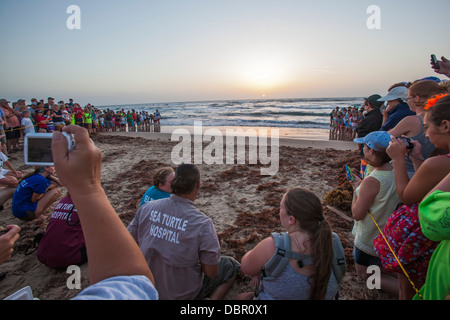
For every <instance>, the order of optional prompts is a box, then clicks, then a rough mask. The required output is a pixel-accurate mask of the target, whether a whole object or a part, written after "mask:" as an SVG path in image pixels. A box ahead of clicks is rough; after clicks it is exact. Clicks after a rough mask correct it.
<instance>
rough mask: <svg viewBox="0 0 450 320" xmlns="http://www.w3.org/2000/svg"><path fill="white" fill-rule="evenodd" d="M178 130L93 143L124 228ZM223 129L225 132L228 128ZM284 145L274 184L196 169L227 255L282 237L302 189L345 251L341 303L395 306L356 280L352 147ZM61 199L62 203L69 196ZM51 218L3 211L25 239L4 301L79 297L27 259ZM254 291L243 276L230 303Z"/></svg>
mask: <svg viewBox="0 0 450 320" xmlns="http://www.w3.org/2000/svg"><path fill="white" fill-rule="evenodd" d="M173 129H174V128H170V127H164V126H163V127H162V130H161V132H160V133H146V132H134V133H128V132H121V133H102V134H97V135H94V136H92V139H93V141H94V142H95V144H96V145H97V146H98V147H99V148H100V149H101V150H102V153H103V162H102V185H103V187H104V189H105V191H106V194H107V196H108V198H109V200H110V202H111V204H112V205H113V207H114V208H115V210H116V212H117V213H118V215H119V216H120V218H121V219H122V221H123V223H124V225H125V226H127V225H128V224H129V222H130V221H131V220H132V219H133V216H134V214H135V212H136V209H137V205H138V204H139V203H140V200H141V198H142V195H143V193H144V192H145V191H146V190H147V189H148V188H149V187H150V186H151V184H152V174H153V171H154V170H155V169H157V168H159V167H161V166H174V167H175V165H174V163H173V162H172V159H171V152H172V150H173V148H174V147H175V146H176V145H177V144H178V143H179V142H178V141H172V139H171V138H172V134H171V133H172V132H173ZM203 129H208V128H207V127H204V128H203ZM218 129H219V130H221V132H224V131H223V130H225V129H226V128H218ZM242 129H244V130H245V128H242ZM253 129H255V130H260V129H261V128H253ZM267 129H268V130H272V129H274V128H267ZM279 144H280V146H279V168H278V172H277V173H276V174H275V175H273V176H263V175H261V174H260V169H261V167H264V166H263V165H262V164H260V163H257V164H240V163H234V164H212V165H208V164H205V163H202V164H199V165H198V166H199V168H200V170H201V175H202V187H201V192H200V195H199V197H198V198H197V199H196V201H195V204H196V205H197V207H198V208H199V209H200V210H201V211H202V212H203V213H205V214H206V215H207V216H209V217H210V218H211V219H212V220H213V222H214V224H215V226H216V230H217V233H218V236H219V239H220V243H221V247H222V254H223V255H231V256H233V257H234V258H236V259H237V260H238V261H240V259H241V258H242V256H243V255H244V254H245V252H246V251H247V250H249V249H251V248H252V247H253V246H255V245H256V244H257V243H258V242H260V241H261V240H262V239H264V238H265V237H268V236H269V235H270V233H271V232H273V231H280V230H281V225H280V223H279V217H278V213H279V202H280V200H281V197H282V195H283V194H284V192H285V191H286V190H288V189H289V188H291V187H294V186H302V187H304V188H308V189H310V190H312V191H313V192H314V193H315V194H316V195H317V196H318V197H319V198H320V199H322V200H323V203H324V207H325V216H326V219H327V220H328V221H329V222H330V224H331V225H332V228H333V230H334V231H335V232H336V233H338V235H339V236H340V238H341V241H342V243H343V246H344V248H345V251H346V262H347V273H346V276H345V278H344V280H343V283H342V284H341V290H340V299H342V300H382V299H395V297H392V296H390V295H388V294H386V293H383V292H380V291H377V290H369V289H368V288H367V287H366V285H365V283H364V282H362V280H360V279H358V278H357V276H356V274H355V272H354V266H353V259H352V247H353V236H352V234H351V229H352V226H353V220H352V219H351V214H350V204H351V195H352V193H351V192H352V190H351V186H350V184H349V183H348V182H347V178H346V174H345V169H344V166H345V165H349V166H350V167H352V168H354V170H355V171H358V170H359V161H360V157H359V153H358V152H357V151H356V149H357V148H356V145H355V144H354V143H353V142H348V141H328V130H303V131H302V130H295V129H285V130H282V129H280V130H279ZM207 145H208V143H204V146H207ZM269 146H270V144H269ZM14 156H16V157H17V159H16V160H11V163H12V165H13V166H14V168H16V169H17V170H21V171H22V172H24V173H27V172H29V171H30V170H31V168H29V167H27V166H25V165H24V163H23V152H17V153H15V154H14ZM62 191H63V195H64V194H65V189H64V188H63V190H62ZM56 204H57V202H55V204H54V206H55V205H56ZM54 206H52V208H53V207H54ZM52 208H51V209H52ZM50 214H51V210H50V211H49V212H48V213H47V214H46V216H47V218H46V219H44V220H43V221H39V222H38V221H32V222H22V221H20V220H18V219H16V218H14V217H13V215H12V213H11V200H9V201H8V202H6V203H5V205H4V210H3V211H1V212H0V225H1V226H5V225H8V224H17V225H19V226H20V227H21V228H22V231H21V233H20V234H21V237H20V239H19V240H18V241H17V242H16V245H15V248H14V249H15V250H14V253H13V255H12V257H11V259H10V260H8V261H7V262H5V263H3V264H2V265H0V273H2V272H7V274H6V276H5V278H4V279H3V280H0V299H4V298H5V297H7V296H9V295H10V294H12V293H14V292H16V291H17V290H19V289H21V288H23V287H25V286H30V287H31V289H32V290H33V294H34V296H35V297H37V298H39V299H41V300H67V299H70V298H71V297H73V296H75V295H76V294H77V293H79V292H80V290H77V289H68V287H67V285H66V282H67V279H68V277H69V276H70V274H68V273H66V270H55V269H50V268H48V267H47V266H45V265H42V264H41V263H40V262H39V261H38V260H37V257H36V252H31V253H30V254H25V252H24V251H25V249H26V248H27V247H28V246H29V245H30V244H31V243H32V241H33V238H34V236H35V235H36V234H38V233H40V232H43V231H45V228H46V224H47V221H48V217H49V216H50ZM99 227H101V226H99ZM28 253H29V252H28ZM81 270H82V279H81V280H82V288H85V287H86V286H88V284H89V280H88V274H87V264H84V265H83V266H81ZM251 290H253V288H252V287H251V285H250V278H249V277H247V276H244V275H243V274H239V276H238V278H237V280H236V282H235V284H234V285H233V287H232V289H231V291H230V292H229V293H228V294H227V296H226V299H233V298H234V296H235V295H236V294H238V293H241V292H246V291H251Z"/></svg>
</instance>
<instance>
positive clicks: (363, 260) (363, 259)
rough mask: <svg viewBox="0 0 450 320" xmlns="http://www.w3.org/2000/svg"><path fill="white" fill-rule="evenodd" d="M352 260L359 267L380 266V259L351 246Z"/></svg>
mask: <svg viewBox="0 0 450 320" xmlns="http://www.w3.org/2000/svg"><path fill="white" fill-rule="evenodd" d="M353 260H355V263H357V264H359V265H361V266H366V267H368V266H374V265H375V266H381V259H380V258H379V257H375V256H372V255H370V254H367V253H365V252H364V251H361V250H359V249H358V248H357V247H355V246H353Z"/></svg>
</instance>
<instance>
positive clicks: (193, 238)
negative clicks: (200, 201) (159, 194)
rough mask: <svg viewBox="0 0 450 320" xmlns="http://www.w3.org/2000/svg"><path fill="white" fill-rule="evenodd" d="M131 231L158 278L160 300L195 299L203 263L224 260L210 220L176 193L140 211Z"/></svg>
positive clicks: (201, 277) (201, 275)
mask: <svg viewBox="0 0 450 320" xmlns="http://www.w3.org/2000/svg"><path fill="white" fill-rule="evenodd" d="M128 230H129V231H130V233H131V235H132V236H133V237H134V239H135V240H136V242H137V243H138V244H139V247H140V248H141V251H142V253H143V254H144V256H145V258H146V260H147V263H148V265H149V267H150V270H152V273H153V274H154V276H155V284H156V288H157V290H158V293H159V297H160V299H169V300H173V299H176V300H179V299H195V297H196V296H197V294H198V293H199V291H200V289H201V287H202V282H203V272H202V267H201V264H206V265H216V264H218V263H219V261H220V245H219V240H218V238H217V234H216V229H215V228H214V225H213V222H212V221H211V219H210V218H208V217H207V216H205V215H204V214H203V213H201V212H200V211H198V210H197V208H195V206H194V204H193V203H192V201H191V200H189V199H186V198H183V197H180V196H177V195H174V194H172V195H171V196H170V198H168V199H161V200H155V201H151V202H148V203H146V204H145V205H144V206H142V207H141V208H139V210H138V212H137V213H136V215H135V217H134V219H133V221H132V222H131V223H130V225H129V226H128Z"/></svg>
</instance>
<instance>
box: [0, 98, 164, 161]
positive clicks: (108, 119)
mask: <svg viewBox="0 0 450 320" xmlns="http://www.w3.org/2000/svg"><path fill="white" fill-rule="evenodd" d="M10 103H11V102H10V101H8V100H6V99H1V100H0V106H1V110H0V119H1V121H0V130H1V129H3V132H0V137H1V139H2V140H1V141H2V142H4V143H5V148H3V149H2V151H3V152H4V153H5V154H7V153H8V152H14V151H17V150H18V145H19V140H20V138H21V137H23V136H25V134H27V133H31V132H53V131H61V130H62V128H63V127H64V126H66V125H70V124H76V125H79V126H81V127H85V128H86V129H87V130H88V132H89V133H95V132H116V131H127V132H136V131H141V132H159V131H160V121H161V114H160V112H159V111H158V110H157V109H156V112H154V113H151V112H149V111H144V110H142V111H136V110H134V109H131V110H125V109H120V110H116V111H114V110H111V109H109V108H107V109H99V108H97V107H95V106H94V105H91V104H87V105H86V106H84V107H82V106H80V104H79V103H76V102H74V101H73V99H69V102H64V101H62V100H61V101H59V102H58V103H56V102H55V98H53V97H48V98H47V102H44V100H43V99H41V100H39V101H38V100H37V99H36V98H32V99H31V104H29V105H27V104H26V101H25V100H23V99H19V100H18V101H16V102H13V103H12V106H10ZM3 134H4V137H3ZM5 151H6V152H5Z"/></svg>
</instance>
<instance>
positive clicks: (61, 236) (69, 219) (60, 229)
mask: <svg viewBox="0 0 450 320" xmlns="http://www.w3.org/2000/svg"><path fill="white" fill-rule="evenodd" d="M37 257H38V260H39V261H40V262H41V263H43V264H45V265H46V266H48V267H50V268H67V267H69V266H70V265H81V264H83V263H85V262H87V254H86V245H85V241H84V235H83V230H82V229H81V224H80V219H79V218H78V212H77V209H76V208H75V205H74V204H73V201H72V198H71V196H70V194H69V193H67V195H66V196H65V197H64V198H62V199H61V201H60V202H59V203H58V204H57V205H56V206H55V209H54V210H53V213H52V215H51V216H50V220H49V221H48V225H47V229H46V230H45V233H44V236H43V237H42V239H41V241H40V242H39V247H38V250H37Z"/></svg>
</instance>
